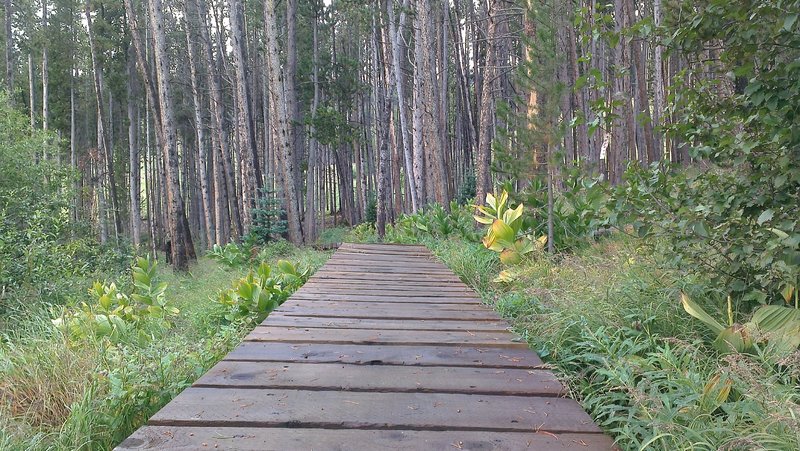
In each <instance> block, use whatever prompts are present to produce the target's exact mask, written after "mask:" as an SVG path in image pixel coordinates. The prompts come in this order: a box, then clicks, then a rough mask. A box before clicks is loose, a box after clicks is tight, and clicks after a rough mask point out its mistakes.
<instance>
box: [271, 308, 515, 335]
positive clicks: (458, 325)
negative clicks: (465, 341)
mask: <svg viewBox="0 0 800 451" xmlns="http://www.w3.org/2000/svg"><path fill="white" fill-rule="evenodd" d="M263 324H264V325H267V326H283V327H317V328H329V329H383V330H464V331H471V332H474V331H479V330H508V329H509V328H510V327H511V326H510V325H509V324H508V323H507V322H505V321H502V320H497V321H434V320H424V319H421V320H402V321H401V320H395V319H358V318H320V317H303V316H287V315H283V314H281V313H280V312H273V313H272V314H271V315H270V316H269V318H267V319H266V320H265V321H264V323H263Z"/></svg>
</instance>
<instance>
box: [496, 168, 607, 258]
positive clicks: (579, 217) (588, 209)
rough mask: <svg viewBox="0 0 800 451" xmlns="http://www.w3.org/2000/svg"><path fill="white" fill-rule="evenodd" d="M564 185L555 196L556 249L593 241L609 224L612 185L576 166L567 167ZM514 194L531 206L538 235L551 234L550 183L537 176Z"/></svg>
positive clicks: (531, 223) (530, 221)
mask: <svg viewBox="0 0 800 451" xmlns="http://www.w3.org/2000/svg"><path fill="white" fill-rule="evenodd" d="M562 173H563V176H564V178H563V186H561V187H560V189H558V188H557V189H556V192H555V193H554V196H553V246H554V248H555V249H556V251H559V252H569V251H574V250H575V249H576V248H580V247H584V246H586V245H587V244H589V243H590V242H591V241H592V239H593V238H595V237H596V236H597V234H598V231H599V230H601V229H602V228H603V227H604V226H605V224H606V223H607V217H608V213H607V210H606V200H607V197H608V195H607V191H608V185H607V184H606V183H604V182H602V181H601V180H600V179H599V178H590V177H586V176H584V175H582V173H581V172H580V170H579V169H578V168H576V167H570V168H567V167H564V168H562ZM509 193H511V197H512V198H513V199H514V200H516V201H517V202H521V203H524V204H525V205H526V207H527V209H528V212H529V216H530V219H528V223H527V225H529V226H530V229H531V233H532V234H533V235H534V236H541V235H547V216H548V212H547V184H546V181H545V179H544V178H542V177H535V178H533V179H532V180H531V183H530V185H529V186H528V187H527V188H525V190H523V191H522V192H520V193H518V194H514V193H513V192H512V191H510V190H509Z"/></svg>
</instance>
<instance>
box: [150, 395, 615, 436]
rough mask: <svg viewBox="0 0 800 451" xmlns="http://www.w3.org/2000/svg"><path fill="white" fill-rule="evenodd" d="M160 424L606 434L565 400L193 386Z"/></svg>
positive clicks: (155, 420) (154, 420) (154, 421)
mask: <svg viewBox="0 0 800 451" xmlns="http://www.w3.org/2000/svg"><path fill="white" fill-rule="evenodd" d="M149 424H151V425H156V426H179V425H183V426H225V425H230V426H251V427H309V428H325V429H333V428H339V429H378V430H386V429H416V430H433V431H436V430H461V431H476V430H480V431H496V432H513V431H532V430H546V431H549V432H554V433H556V432H600V429H599V428H598V427H597V426H596V425H595V424H594V423H593V422H592V419H591V418H590V417H589V415H587V414H586V412H584V411H583V409H581V407H580V406H579V405H578V403H576V402H575V401H573V400H571V399H567V398H551V397H528V396H497V395H462V394H450V393H372V392H349V391H348V392H343V391H318V392H313V393H312V394H309V392H306V391H303V390H284V389H241V388H228V389H224V390H219V389H215V388H201V387H190V388H187V389H186V390H184V392H183V393H181V395H180V396H178V397H177V398H175V399H174V400H173V401H172V402H171V403H169V404H168V405H167V406H166V407H164V408H163V409H161V410H160V411H159V412H158V413H156V414H155V415H153V416H152V417H151V418H150V421H149Z"/></svg>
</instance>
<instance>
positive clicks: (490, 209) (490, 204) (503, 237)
mask: <svg viewBox="0 0 800 451" xmlns="http://www.w3.org/2000/svg"><path fill="white" fill-rule="evenodd" d="M474 207H475V208H477V209H478V211H480V212H481V213H483V215H484V216H478V215H475V216H474V218H475V220H476V221H478V222H479V223H481V224H486V225H488V226H489V229H488V230H487V231H486V236H484V237H483V245H484V247H486V249H489V250H492V251H495V252H499V253H500V261H502V262H503V263H505V264H507V265H515V264H518V263H520V262H521V261H522V257H524V256H525V255H526V254H529V253H531V252H533V251H534V250H535V249H537V248H538V249H539V250H542V249H544V245H545V243H546V242H547V235H543V236H541V237H539V238H538V239H536V240H534V239H533V238H531V236H530V235H528V234H527V233H526V230H524V229H523V223H524V222H525V221H524V218H523V212H524V210H525V206H524V205H523V204H519V205H517V207H516V208H511V206H510V205H508V191H505V190H504V191H503V192H502V193H501V194H500V196H495V195H494V194H492V193H486V206H483V205H475V206H474Z"/></svg>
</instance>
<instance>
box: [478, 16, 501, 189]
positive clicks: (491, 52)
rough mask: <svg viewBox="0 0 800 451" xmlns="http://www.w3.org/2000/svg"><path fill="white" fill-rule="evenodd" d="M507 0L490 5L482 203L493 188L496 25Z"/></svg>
mask: <svg viewBox="0 0 800 451" xmlns="http://www.w3.org/2000/svg"><path fill="white" fill-rule="evenodd" d="M503 1H504V0H492V2H491V4H490V6H489V29H488V35H487V38H486V40H487V42H486V63H485V65H484V70H483V86H482V89H481V102H480V104H481V108H480V127H479V129H480V138H479V141H478V154H477V159H476V160H477V161H476V166H477V177H476V185H475V186H476V192H477V202H478V203H479V204H480V203H483V201H484V199H485V198H486V193H487V192H489V190H491V189H492V182H491V174H490V172H489V171H490V165H491V161H492V129H493V128H494V121H495V111H494V108H495V103H494V95H495V93H494V91H495V86H496V84H497V66H496V59H497V58H496V53H497V40H498V39H499V37H498V36H497V28H498V22H499V21H500V20H503V19H502V15H503V13H504V12H503V11H502V8H501V7H502V3H503Z"/></svg>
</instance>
